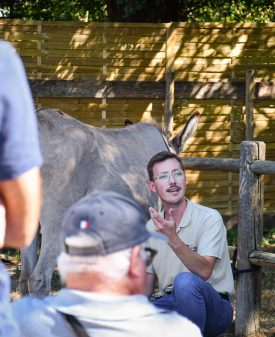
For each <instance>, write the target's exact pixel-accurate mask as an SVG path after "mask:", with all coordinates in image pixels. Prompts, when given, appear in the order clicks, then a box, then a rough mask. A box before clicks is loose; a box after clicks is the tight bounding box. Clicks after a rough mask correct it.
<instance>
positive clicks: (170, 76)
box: [163, 23, 175, 139]
mask: <svg viewBox="0 0 275 337" xmlns="http://www.w3.org/2000/svg"><path fill="white" fill-rule="evenodd" d="M174 34H175V33H174V24H173V23H171V24H170V26H169V27H168V29H167V32H166V66H165V107H164V130H163V131H164V135H165V136H166V137H167V139H169V138H170V137H171V136H172V134H173V123H174V111H173V110H174V92H175V81H174V61H175V50H174V48H175V46H174Z"/></svg>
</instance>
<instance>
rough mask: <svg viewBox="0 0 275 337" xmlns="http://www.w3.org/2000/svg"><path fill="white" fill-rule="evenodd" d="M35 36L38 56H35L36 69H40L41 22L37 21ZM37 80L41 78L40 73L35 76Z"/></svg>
mask: <svg viewBox="0 0 275 337" xmlns="http://www.w3.org/2000/svg"><path fill="white" fill-rule="evenodd" d="M37 33H38V34H37V36H38V40H37V50H38V55H37V67H38V68H40V69H41V65H42V48H43V47H44V46H43V42H42V21H39V22H38V24H37ZM37 78H38V79H41V78H42V74H41V71H39V72H38V74H37Z"/></svg>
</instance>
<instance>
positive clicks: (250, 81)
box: [245, 69, 255, 140]
mask: <svg viewBox="0 0 275 337" xmlns="http://www.w3.org/2000/svg"><path fill="white" fill-rule="evenodd" d="M254 90H255V85H254V70H253V69H247V70H246V74H245V110H246V130H245V140H253V139H254V116H253V110H254Z"/></svg>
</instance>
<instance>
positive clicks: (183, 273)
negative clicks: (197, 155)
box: [146, 151, 234, 337]
mask: <svg viewBox="0 0 275 337" xmlns="http://www.w3.org/2000/svg"><path fill="white" fill-rule="evenodd" d="M147 171H148V176H149V182H148V187H149V188H150V190H151V191H153V192H155V193H157V195H158V196H159V198H160V200H161V202H162V211H161V212H160V213H158V212H157V211H156V210H155V209H154V208H152V207H150V208H149V211H150V215H151V220H150V221H149V222H148V223H147V228H148V230H150V231H156V232H159V233H162V234H165V235H166V236H167V238H168V240H167V241H166V242H165V241H162V240H156V239H154V238H153V237H152V238H150V239H149V245H148V246H149V247H150V248H152V249H155V250H157V251H158V254H157V256H156V257H155V259H154V260H153V262H152V264H151V265H150V266H149V267H148V268H147V274H148V278H147V289H146V294H147V295H148V296H150V295H151V294H152V293H153V291H154V289H155V287H156V281H157V282H158V283H157V284H158V288H159V290H160V293H161V296H160V297H159V298H157V299H155V300H154V301H153V302H152V303H154V305H155V306H157V307H159V308H165V309H170V310H176V311H177V312H178V313H179V314H181V315H183V316H185V317H187V318H189V319H190V320H191V321H193V322H194V323H195V324H197V325H198V327H199V328H200V329H201V332H202V333H203V335H204V336H211V337H214V336H218V335H219V334H221V333H223V332H225V331H226V330H227V329H228V327H229V326H230V324H231V323H232V317H233V308H232V304H231V302H230V295H231V294H232V293H233V291H234V284H233V276H232V271H231V266H230V258H229V252H228V245H227V238H226V228H225V226H224V223H223V220H222V217H221V215H220V214H219V213H218V212H217V211H216V210H214V209H211V208H208V207H205V206H202V205H198V204H196V203H194V202H192V201H190V200H188V199H186V198H185V190H186V175H185V172H184V167H183V165H182V162H181V160H180V158H179V157H177V156H176V155H175V154H173V153H170V152H166V151H164V152H160V153H158V154H156V155H155V156H153V157H152V158H151V160H150V161H149V163H148V165H147Z"/></svg>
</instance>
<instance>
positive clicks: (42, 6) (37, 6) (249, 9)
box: [0, 0, 274, 22]
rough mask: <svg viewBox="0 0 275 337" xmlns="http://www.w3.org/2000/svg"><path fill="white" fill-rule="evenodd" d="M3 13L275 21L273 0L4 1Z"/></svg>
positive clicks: (48, 17) (44, 17)
mask: <svg viewBox="0 0 275 337" xmlns="http://www.w3.org/2000/svg"><path fill="white" fill-rule="evenodd" d="M0 16H2V17H3V18H10V19H29V20H76V21H87V22H88V21H110V22H116V21H117V22H171V21H174V22H177V21H187V22H272V21H274V2H273V0H216V1H209V0H154V1H153V0H59V1H55V0H0Z"/></svg>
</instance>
